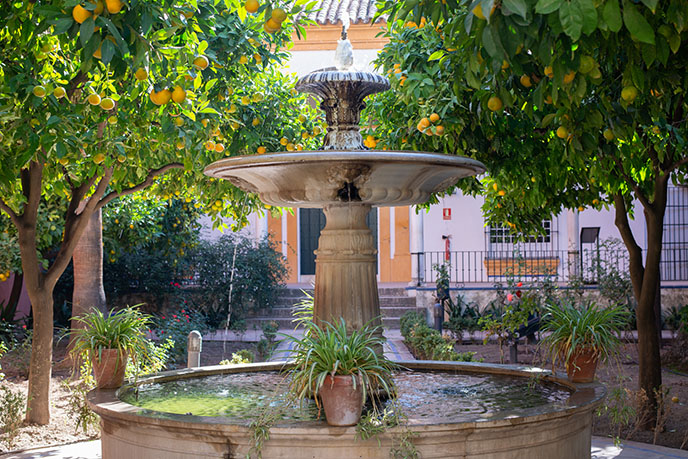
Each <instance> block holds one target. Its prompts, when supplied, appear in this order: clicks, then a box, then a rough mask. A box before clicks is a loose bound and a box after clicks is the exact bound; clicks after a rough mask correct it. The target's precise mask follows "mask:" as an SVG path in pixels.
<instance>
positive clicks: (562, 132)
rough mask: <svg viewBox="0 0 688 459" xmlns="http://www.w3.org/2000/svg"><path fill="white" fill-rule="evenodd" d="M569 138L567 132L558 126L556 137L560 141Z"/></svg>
mask: <svg viewBox="0 0 688 459" xmlns="http://www.w3.org/2000/svg"><path fill="white" fill-rule="evenodd" d="M568 136H569V130H568V129H566V128H565V127H564V126H559V127H558V128H557V137H559V138H560V139H565V138H567V137H568Z"/></svg>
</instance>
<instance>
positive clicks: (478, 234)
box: [421, 191, 485, 252]
mask: <svg viewBox="0 0 688 459" xmlns="http://www.w3.org/2000/svg"><path fill="white" fill-rule="evenodd" d="M483 202H484V200H483V198H482V197H477V198H473V197H471V196H464V195H463V193H461V192H460V191H459V192H457V193H454V194H453V195H452V196H445V197H444V198H441V199H440V202H439V204H435V205H433V206H431V207H430V209H429V211H428V212H427V213H426V214H425V215H424V216H423V224H424V228H423V244H424V246H425V251H426V252H438V251H444V240H443V239H442V236H443V235H450V236H451V239H450V241H451V250H452V251H455V250H478V251H480V250H485V235H484V226H483V225H484V218H483V213H482V210H481V206H482V205H483ZM444 208H449V209H451V220H444V219H443V217H442V210H443V209H444ZM421 212H425V211H421Z"/></svg>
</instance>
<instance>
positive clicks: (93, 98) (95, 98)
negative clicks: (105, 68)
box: [88, 94, 100, 105]
mask: <svg viewBox="0 0 688 459" xmlns="http://www.w3.org/2000/svg"><path fill="white" fill-rule="evenodd" d="M88 103H89V104H91V105H100V96H99V95H98V94H91V95H89V96H88Z"/></svg>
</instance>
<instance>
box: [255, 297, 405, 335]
mask: <svg viewBox="0 0 688 459" xmlns="http://www.w3.org/2000/svg"><path fill="white" fill-rule="evenodd" d="M378 292H379V295H380V312H381V314H382V325H383V327H385V328H389V329H398V328H399V319H400V318H401V316H402V315H404V313H405V312H406V311H413V310H415V309H416V299H415V298H413V297H409V296H408V295H407V293H406V290H405V289H404V288H400V287H393V288H388V287H381V288H379V289H378ZM311 294H312V291H311ZM304 298H306V297H305V296H304V294H303V292H302V291H301V289H298V288H287V289H285V290H283V291H282V293H281V295H280V297H279V298H278V299H277V303H276V305H275V307H274V308H272V310H267V309H265V310H262V311H259V313H258V316H257V317H252V318H249V319H246V324H247V326H248V329H249V330H252V329H253V327H254V325H255V326H256V327H257V329H258V330H260V325H261V323H263V322H265V321H268V320H274V321H275V322H277V324H278V325H279V328H280V329H285V328H294V324H293V322H292V320H293V318H294V317H293V316H292V311H293V306H294V304H296V303H298V302H299V301H300V300H302V299H304Z"/></svg>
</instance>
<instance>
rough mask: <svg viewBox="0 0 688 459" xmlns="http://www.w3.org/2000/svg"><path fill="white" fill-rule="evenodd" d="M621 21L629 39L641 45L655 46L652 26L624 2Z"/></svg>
mask: <svg viewBox="0 0 688 459" xmlns="http://www.w3.org/2000/svg"><path fill="white" fill-rule="evenodd" d="M623 21H624V25H625V26H626V28H627V29H628V31H629V32H630V34H631V37H633V38H634V39H636V40H638V41H640V42H642V43H648V44H650V45H654V44H655V31H654V30H653V29H652V26H651V25H650V24H649V23H648V22H647V19H645V17H644V16H643V15H642V14H641V13H640V12H639V11H638V9H637V8H636V7H635V6H634V5H633V4H632V3H631V2H629V1H624V10H623Z"/></svg>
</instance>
